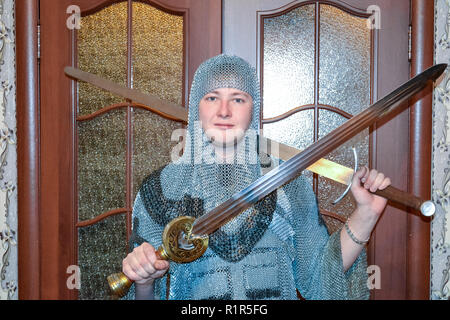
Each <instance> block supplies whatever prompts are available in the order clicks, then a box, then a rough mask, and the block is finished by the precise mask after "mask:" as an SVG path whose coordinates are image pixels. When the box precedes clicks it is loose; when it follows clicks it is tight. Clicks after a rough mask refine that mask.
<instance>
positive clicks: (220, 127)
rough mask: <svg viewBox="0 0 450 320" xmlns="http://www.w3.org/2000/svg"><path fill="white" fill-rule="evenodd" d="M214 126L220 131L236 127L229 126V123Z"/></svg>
mask: <svg viewBox="0 0 450 320" xmlns="http://www.w3.org/2000/svg"><path fill="white" fill-rule="evenodd" d="M214 126H216V127H217V128H219V129H222V130H227V129H231V128H233V127H234V124H227V123H215V124H214Z"/></svg>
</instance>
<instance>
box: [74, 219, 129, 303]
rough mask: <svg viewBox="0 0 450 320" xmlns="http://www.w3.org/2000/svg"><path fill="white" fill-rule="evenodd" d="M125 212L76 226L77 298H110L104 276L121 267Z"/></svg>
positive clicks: (124, 236)
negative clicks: (78, 284) (79, 226)
mask: <svg viewBox="0 0 450 320" xmlns="http://www.w3.org/2000/svg"><path fill="white" fill-rule="evenodd" d="M126 230H127V229H126V218H125V215H123V214H120V215H115V216H112V217H108V218H106V219H105V220H102V221H100V222H98V223H96V224H94V225H91V226H87V227H83V228H79V229H78V242H79V245H78V266H79V267H80V277H81V288H80V290H79V292H78V298H79V299H80V300H107V299H112V298H113V297H112V295H111V291H110V289H109V286H108V281H107V280H106V277H107V276H108V275H110V274H112V273H115V272H118V271H120V270H121V269H122V260H123V259H124V258H125V257H126V255H127V252H128V248H127V242H126V238H127V235H126Z"/></svg>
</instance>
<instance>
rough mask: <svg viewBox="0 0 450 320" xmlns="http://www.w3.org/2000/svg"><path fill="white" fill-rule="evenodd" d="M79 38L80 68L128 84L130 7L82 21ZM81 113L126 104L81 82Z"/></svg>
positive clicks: (112, 9)
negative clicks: (128, 14) (128, 11)
mask: <svg viewBox="0 0 450 320" xmlns="http://www.w3.org/2000/svg"><path fill="white" fill-rule="evenodd" d="M81 25H82V27H81V29H80V30H78V32H77V35H78V38H77V47H78V50H77V55H78V57H77V59H78V61H77V63H78V68H79V69H81V70H83V71H86V72H91V73H94V74H96V75H98V76H101V77H103V78H106V79H109V80H111V81H114V82H116V83H119V84H122V85H126V83H127V3H126V2H121V3H118V4H114V5H111V6H109V7H106V8H104V9H102V10H100V11H99V12H96V13H94V14H92V15H88V16H85V17H82V18H81ZM78 99H79V102H78V108H79V110H78V112H79V114H80V115H86V114H90V113H92V112H95V111H97V110H98V109H101V108H103V107H106V106H108V105H111V104H114V103H119V102H122V101H124V99H123V98H121V97H118V96H115V95H113V94H111V93H109V92H107V91H105V90H102V89H99V88H97V87H94V86H92V85H90V84H88V83H85V82H82V81H80V82H78Z"/></svg>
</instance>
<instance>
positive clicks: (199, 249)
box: [107, 216, 209, 297]
mask: <svg viewBox="0 0 450 320" xmlns="http://www.w3.org/2000/svg"><path fill="white" fill-rule="evenodd" d="M194 221H195V218H193V217H188V216H182V217H178V218H175V219H173V220H172V221H170V222H169V223H168V224H167V225H166V227H165V228H164V232H163V235H162V240H163V241H162V242H163V243H162V245H161V246H160V247H159V248H158V250H156V251H155V254H156V257H157V258H158V259H159V260H172V261H174V262H177V263H187V262H192V261H194V260H196V259H198V258H199V257H201V256H202V255H203V253H205V251H206V249H207V248H208V240H209V239H208V236H201V237H199V236H195V237H191V230H192V224H193V223H194ZM107 280H108V284H109V287H110V288H111V291H112V292H113V294H114V295H116V296H118V297H123V296H124V295H125V294H126V293H127V292H128V290H129V289H130V287H131V285H132V284H133V281H132V280H130V279H129V278H128V277H127V276H126V275H125V274H124V273H123V272H118V273H114V274H111V275H109V276H108V277H107Z"/></svg>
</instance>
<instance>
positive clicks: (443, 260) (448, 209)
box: [431, 0, 450, 300]
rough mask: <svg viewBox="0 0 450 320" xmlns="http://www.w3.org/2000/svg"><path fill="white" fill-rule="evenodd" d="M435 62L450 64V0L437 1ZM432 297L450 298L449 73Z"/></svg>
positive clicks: (441, 118) (440, 92)
mask: <svg viewBox="0 0 450 320" xmlns="http://www.w3.org/2000/svg"><path fill="white" fill-rule="evenodd" d="M434 39H435V57H434V60H435V61H434V62H435V63H450V0H435V35H434ZM432 185H433V200H434V201H435V203H437V204H438V206H437V211H436V214H435V216H434V219H433V221H432V230H431V232H432V233H431V234H432V239H431V299H433V300H437V299H444V300H449V299H450V281H449V273H450V72H448V70H447V71H446V73H445V75H444V76H443V78H442V80H441V81H440V82H438V83H437V86H436V89H435V92H434V105H433V170H432Z"/></svg>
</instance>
